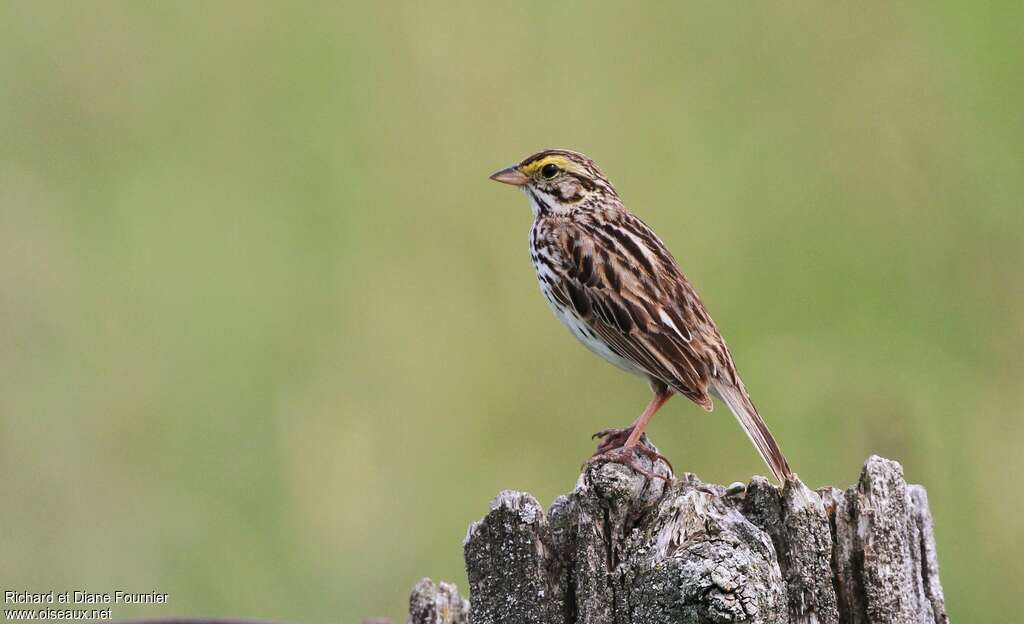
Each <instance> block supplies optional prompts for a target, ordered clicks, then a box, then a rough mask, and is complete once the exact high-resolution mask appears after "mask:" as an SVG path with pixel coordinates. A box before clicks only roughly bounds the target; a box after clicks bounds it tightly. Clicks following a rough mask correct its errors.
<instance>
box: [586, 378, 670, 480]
mask: <svg viewBox="0 0 1024 624" xmlns="http://www.w3.org/2000/svg"><path fill="white" fill-rule="evenodd" d="M670 398H672V392H671V391H669V390H663V391H661V392H657V393H655V395H654V398H652V399H651V402H650V403H648V404H647V408H646V409H644V412H643V414H640V417H639V418H637V419H636V421H635V422H633V424H632V425H630V426H629V427H626V428H625V429H606V430H604V431H599V432H597V433H595V434H594V437H595V438H604V441H603V442H602V443H601V445H600V446H598V447H597V452H596V453H594V456H593V457H592V458H591V461H595V460H596V461H599V462H600V461H613V462H616V463H622V464H625V465H627V466H630V467H631V468H633V469H634V470H636V471H637V472H640V473H641V474H644V475H646V476H647V477H649V478H662V479H664V477H661V476H660V475H655V474H652V473H650V472H648V471H647V470H645V469H643V468H641V467H640V466H638V465H637V464H636V463H635V461H634V454H635V453H642V454H644V455H647V456H648V457H650V458H651V459H652V460H656V459H660V460H662V461H664V462H665V463H666V464H668V467H669V469H670V470H671V469H672V464H671V463H670V462H669V461H668V459H666V458H665V457H664V456H662V455H661V454H660V453H658V452H657V451H655V450H654V449H651V448H649V447H647V446H644V445H641V444H640V436H642V435H643V433H644V429H645V428H646V427H647V425H648V423H650V422H651V418H652V417H653V416H654V414H655V413H656V412H657V411H658V410H659V409H661V406H662V405H664V404H665V403H667V402H668V400H669V399H670ZM627 436H628V437H627ZM623 438H626V441H625V442H623V441H622V439H623Z"/></svg>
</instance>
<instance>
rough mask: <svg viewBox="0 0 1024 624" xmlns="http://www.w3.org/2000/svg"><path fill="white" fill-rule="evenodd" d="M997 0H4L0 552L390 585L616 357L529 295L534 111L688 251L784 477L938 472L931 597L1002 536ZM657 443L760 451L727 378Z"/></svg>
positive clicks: (1006, 600)
mask: <svg viewBox="0 0 1024 624" xmlns="http://www.w3.org/2000/svg"><path fill="white" fill-rule="evenodd" d="M1021 24H1024V9H1022V7H1021V5H1020V4H1019V3H1015V2H1006V3H955V2H939V3H922V4H921V6H920V7H918V8H912V7H911V6H909V5H900V6H897V5H896V4H893V3H867V4H858V5H857V6H853V5H849V4H844V5H840V4H833V3H827V4H821V3H772V4H761V3H692V4H682V3H668V2H666V3H657V4H648V5H634V4H631V3H620V4H611V3H607V4H598V3H594V4H577V3H572V2H567V3H562V2H557V3H556V2H520V3H501V4H497V3H495V4H493V5H490V6H488V5H484V4H482V3H475V2H450V3H447V2H446V3H440V2H437V3H416V2H409V3H381V4H379V5H378V4H377V3H352V4H340V3H339V4H329V3H325V4H318V3H302V4H299V5H292V4H287V3H283V2H282V3H255V2H215V3H206V2H123V3H113V2H66V3H50V2H39V3H32V2H22V1H5V2H3V3H2V4H0V76H2V80H0V496H2V498H0V501H2V507H0V585H2V586H3V587H2V588H4V589H30V590H34V591H45V590H48V589H57V590H71V589H84V590H88V591H113V590H114V589H128V590H132V591H149V590H158V591H162V592H167V593H169V594H170V603H169V604H168V605H167V606H166V607H164V608H153V607H140V608H115V612H114V615H115V616H116V617H130V616H137V617H141V616H145V617H150V616H160V615H170V614H179V615H199V614H205V615H217V616H257V617H262V618H272V619H282V620H288V621H291V622H311V623H312V622H323V623H328V622H355V621H358V620H359V619H360V618H362V617H366V616H372V615H386V616H390V617H393V618H396V619H404V607H405V600H406V596H407V592H408V590H409V589H410V587H411V586H412V584H413V583H414V582H415V581H416V580H418V579H419V578H420V577H422V576H425V575H429V576H431V577H434V578H442V579H450V580H454V581H457V582H458V583H459V584H460V586H461V587H462V588H463V589H465V576H464V572H463V568H462V552H461V549H462V539H463V536H464V534H465V529H466V526H467V524H468V523H469V522H470V521H471V520H473V519H475V518H477V517H479V516H481V515H482V514H483V513H485V512H486V510H487V505H488V501H489V500H490V498H491V497H492V496H493V495H494V494H495V493H497V492H498V491H499V490H501V489H503V488H516V489H523V490H528V491H530V492H533V493H534V494H536V495H537V496H538V497H539V498H540V499H541V501H542V502H543V503H545V504H547V503H550V502H551V500H552V499H553V498H554V496H556V495H557V494H558V493H561V492H565V491H567V490H568V489H570V488H571V487H572V485H573V483H574V480H575V477H576V475H577V471H578V468H579V465H580V463H581V461H582V460H583V459H584V458H585V457H586V456H587V455H588V454H589V453H590V452H591V451H592V449H593V442H591V441H590V440H589V439H588V435H589V434H590V433H591V432H593V431H595V430H597V429H601V428H604V427H610V426H616V425H620V426H621V425H624V424H626V423H628V422H629V421H631V420H632V418H633V417H635V416H636V414H637V413H638V412H639V411H640V410H641V409H642V407H643V406H644V403H645V402H646V400H647V398H648V395H647V392H648V390H647V388H646V385H645V384H644V383H643V382H641V381H639V380H638V379H636V378H633V377H629V376H626V375H624V374H622V373H621V372H619V371H617V370H616V369H614V368H612V367H611V366H609V365H607V364H606V363H604V362H602V361H600V360H599V359H598V358H595V357H594V356H592V355H591V354H590V353H588V352H587V351H586V350H584V349H583V348H581V347H580V346H579V345H577V344H576V343H575V341H574V340H573V339H572V338H571V336H570V335H569V334H568V333H567V332H566V331H565V330H564V329H563V328H562V327H561V326H560V325H559V324H558V323H557V322H556V321H555V320H554V319H553V318H552V317H551V314H550V312H549V311H548V310H547V307H546V304H545V303H544V301H543V300H542V298H541V297H540V296H539V294H538V289H537V286H536V283H535V280H534V276H533V272H532V268H531V266H530V263H529V259H528V255H527V249H526V239H527V232H528V228H529V224H530V214H529V210H528V207H527V204H526V201H525V198H524V197H522V196H521V195H520V194H518V193H516V192H513V191H512V190H511V189H509V188H507V187H502V186H499V185H497V184H495V183H493V182H490V181H488V180H487V176H488V174H490V173H491V172H492V171H494V170H496V169H498V168H499V167H503V166H505V165H508V164H510V163H512V162H514V161H517V160H518V159H520V158H521V157H523V156H525V155H526V154H528V153H531V152H533V151H536V150H538V149H540V148H544V147H569V148H575V149H579V150H582V151H584V152H586V153H587V154H589V155H591V156H592V157H593V158H595V159H596V160H597V161H598V162H599V163H600V164H601V165H602V167H603V168H604V170H605V172H606V173H607V174H608V175H609V177H611V179H612V180H613V181H614V182H616V184H617V186H618V189H619V191H620V193H621V195H622V196H623V197H624V199H625V201H626V203H627V205H628V206H629V207H630V208H631V209H632V210H633V211H634V212H636V213H637V214H639V215H640V216H641V217H642V218H644V219H645V220H646V221H647V222H648V223H650V224H651V225H652V226H653V227H654V228H655V229H656V230H657V231H658V233H659V234H660V235H661V237H662V238H663V239H664V240H665V241H666V243H667V244H668V245H669V247H670V248H671V249H672V250H673V252H674V253H675V255H676V256H677V258H678V259H679V260H680V262H681V264H682V266H683V267H684V269H685V270H686V271H687V273H688V274H689V276H690V277H691V279H692V280H693V281H694V282H695V284H696V285H697V287H698V289H699V291H700V292H701V294H702V296H703V297H704V300H705V301H706V303H707V304H708V306H709V308H710V310H711V312H712V314H713V315H714V317H715V319H716V320H717V321H718V324H719V326H720V327H721V329H722V331H723V332H724V334H725V335H726V336H727V338H728V340H729V343H730V345H731V347H732V349H733V351H734V353H735V354H736V357H737V360H738V363H739V366H740V369H741V371H742V372H743V374H744V376H745V379H746V382H747V385H748V386H749V388H750V390H751V392H752V394H753V396H754V398H755V400H756V401H757V403H758V405H759V406H760V408H761V411H762V413H763V414H764V415H765V417H766V418H767V420H768V421H769V423H770V424H771V426H772V428H773V429H774V431H775V433H776V434H777V436H778V437H779V439H780V441H781V443H782V446H783V447H784V448H785V449H786V452H787V454H788V455H789V458H790V460H791V463H792V464H793V465H794V466H795V467H796V469H797V470H798V471H799V473H800V475H801V476H802V477H803V478H804V480H805V481H806V482H807V483H808V484H809V485H811V486H814V487H817V486H821V485H826V484H836V485H843V486H845V485H848V484H849V483H851V482H853V481H854V480H855V479H856V477H857V475H858V473H859V470H860V466H861V463H862V462H863V460H864V459H865V458H866V457H867V456H868V455H869V454H871V453H879V454H882V455H884V456H887V457H891V458H894V459H897V460H899V461H901V462H903V464H904V466H905V469H906V474H907V477H908V479H909V480H911V481H913V482H919V483H923V484H925V485H926V486H927V487H928V491H929V495H930V498H931V505H932V511H933V513H934V514H935V524H936V532H937V537H938V541H939V555H940V564H941V569H942V580H943V583H944V586H945V590H946V597H947V601H948V606H949V610H950V613H951V614H952V615H953V617H954V619H955V620H957V621H976V622H982V621H1002V620H1003V619H1004V618H1005V616H1006V614H1007V613H1008V612H1010V610H1011V609H1015V608H1016V606H1015V605H1016V602H1015V601H1016V597H1015V596H1014V590H1013V587H1014V586H1017V585H1018V582H1019V579H1020V578H1021V577H1022V575H1024V563H1022V559H1024V542H1022V540H1021V539H1020V536H1021V534H1022V533H1024V524H1022V523H1024V513H1022V512H1024V509H1022V503H1021V497H1020V482H1019V476H1020V473H1021V471H1022V469H1024V425H1022V419H1021V404H1022V401H1024V383H1022V379H1024V355H1022V354H1024V321H1022V309H1024V281H1022V278H1021V267H1022V265H1024V219H1022V205H1021V204H1022V201H1021V198H1022V196H1024V148H1022V146H1024V115H1022V113H1021V111H1022V110H1024V81H1022V80H1021V79H1020V68H1021V54H1022V44H1021V41H1022V40H1024V28H1022V26H1021ZM651 432H652V435H653V438H654V440H655V441H656V442H657V443H658V444H659V446H661V447H662V449H663V450H664V451H665V452H666V453H667V454H668V455H669V456H670V457H672V458H673V460H674V461H675V464H676V467H677V468H680V469H686V470H691V471H694V472H696V473H698V474H699V475H700V476H701V477H702V478H704V479H707V480H712V481H717V482H725V483H728V482H731V481H735V480H741V479H746V478H748V477H749V476H750V475H752V474H754V473H763V472H765V468H764V466H762V465H761V463H760V460H759V459H758V457H757V455H756V454H755V452H754V451H753V449H752V448H751V447H750V444H749V442H748V441H747V440H746V438H745V437H744V436H743V435H742V433H741V432H740V430H739V429H738V427H737V425H736V424H735V422H734V421H733V419H732V418H731V417H730V416H728V414H727V413H723V411H722V410H716V412H715V413H714V414H711V415H708V414H705V413H704V412H702V411H701V410H699V409H698V408H696V407H695V406H692V405H690V404H688V403H687V402H685V401H682V400H676V401H673V402H672V403H670V404H669V406H668V407H667V408H666V409H665V410H664V411H663V412H662V413H661V414H660V415H659V417H658V418H657V419H655V421H654V423H653V425H652V427H651Z"/></svg>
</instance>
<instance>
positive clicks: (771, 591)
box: [409, 456, 949, 624]
mask: <svg viewBox="0 0 1024 624" xmlns="http://www.w3.org/2000/svg"><path fill="white" fill-rule="evenodd" d="M648 465H649V467H650V470H651V471H653V472H654V473H655V474H661V475H664V476H667V477H671V472H670V469H669V467H668V466H667V465H665V464H664V463H663V462H660V461H658V462H654V463H653V464H648ZM464 546H465V558H466V569H467V572H468V576H469V585H470V587H469V589H470V603H471V604H470V603H467V602H466V601H465V600H463V599H462V598H461V597H460V596H459V595H458V592H457V591H456V589H455V588H454V587H453V586H451V585H449V584H446V583H441V584H439V585H435V584H434V583H432V582H430V581H429V580H427V579H424V581H422V582H420V584H418V585H417V586H416V588H415V590H414V591H413V594H412V598H411V600H410V608H411V612H410V618H409V622H410V624H428V623H429V624H512V623H516V624H573V623H578V624H663V623H664V624H667V623H670V622H671V623H712V622H714V623H720V622H749V623H752V624H753V623H766V624H767V623H771V624H812V623H820V624H838V623H842V624H869V623H870V624H875V623H878V624H881V623H893V624H925V623H927V624H933V623H946V622H948V621H949V618H948V617H947V615H946V610H945V605H944V602H943V596H942V586H941V584H940V582H939V572H938V563H937V558H936V553H935V540H934V536H933V534H932V520H931V515H930V512H929V510H928V497H927V494H926V493H925V490H924V488H922V487H921V486H918V485H909V486H908V485H907V483H906V481H904V479H903V469H902V467H901V466H900V465H899V464H898V463H896V462H894V461H890V460H887V459H883V458H881V457H877V456H872V457H870V458H868V460H867V461H866V462H865V464H864V468H863V470H862V471H861V475H860V479H859V481H858V482H857V484H856V485H854V486H851V487H850V488H849V489H847V490H845V491H843V490H839V489H836V488H822V489H820V490H818V491H817V492H814V491H811V490H809V489H808V488H806V487H805V486H804V485H803V484H802V483H799V482H797V483H791V484H789V485H788V486H787V487H786V488H785V489H784V490H781V491H780V490H779V489H778V488H776V487H775V486H773V485H771V484H770V483H769V482H768V481H767V480H766V479H764V478H761V477H756V478H755V479H754V480H753V481H751V483H750V484H749V485H747V486H746V487H743V486H740V485H738V484H737V486H733V487H730V488H729V489H726V488H724V487H722V486H719V485H710V484H705V483H702V482H701V481H699V480H698V479H697V478H696V477H694V476H693V475H691V474H686V475H685V476H684V477H683V478H682V479H679V480H672V481H669V482H666V481H663V480H661V479H648V478H646V477H645V476H643V475H641V474H639V473H637V472H635V471H633V470H632V469H630V468H627V467H625V466H622V465H619V464H604V465H601V466H596V467H588V468H587V469H586V470H585V471H584V473H583V474H581V475H580V478H579V480H578V482H577V484H576V488H575V489H574V490H573V491H572V492H571V493H569V494H568V495H567V496H560V497H559V498H558V499H557V500H555V502H554V503H553V504H552V505H551V508H550V509H549V510H547V512H545V511H544V509H543V508H542V507H541V506H540V504H538V502H537V500H536V499H535V498H534V497H532V496H530V495H529V494H525V493H522V492H511V491H506V492H502V493H500V494H499V495H498V496H497V497H496V498H495V499H494V500H493V501H492V502H491V511H490V512H489V513H488V514H487V515H486V516H484V518H483V519H481V520H480V521H478V522H475V523H473V524H472V525H471V526H470V528H469V532H468V534H467V536H466V540H465V544H464Z"/></svg>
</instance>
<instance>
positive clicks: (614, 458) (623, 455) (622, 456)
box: [587, 443, 675, 483]
mask: <svg viewBox="0 0 1024 624" xmlns="http://www.w3.org/2000/svg"><path fill="white" fill-rule="evenodd" d="M602 446H603V445H602ZM640 455H644V456H646V457H648V458H649V459H650V460H651V467H652V468H653V467H654V465H655V462H656V461H658V460H661V461H663V462H665V464H666V465H667V466H668V469H669V471H670V472H669V474H668V476H666V475H663V474H657V473H655V472H652V471H651V470H648V469H647V468H646V467H644V466H641V465H640V464H639V463H638V462H637V459H639V456H640ZM608 463H615V464H622V465H623V466H628V467H629V468H632V469H633V470H635V471H636V472H639V473H640V474H642V475H644V476H645V477H647V478H648V479H661V480H663V481H665V482H666V483H668V482H669V481H670V480H671V479H672V473H673V472H675V470H674V469H673V468H672V463H671V462H669V461H668V459H666V458H665V456H664V455H662V454H661V453H659V452H658V451H655V450H654V449H652V448H651V447H649V446H647V445H646V444H643V443H640V444H637V445H635V446H631V447H626V446H618V447H614V448H611V449H609V450H607V451H604V452H601V451H600V448H599V449H598V452H597V453H594V455H593V456H591V458H590V459H589V460H587V465H592V466H600V465H602V464H608Z"/></svg>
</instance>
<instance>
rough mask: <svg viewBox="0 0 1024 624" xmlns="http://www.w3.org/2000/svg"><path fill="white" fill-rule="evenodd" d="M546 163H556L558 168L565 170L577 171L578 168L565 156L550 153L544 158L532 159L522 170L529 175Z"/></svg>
mask: <svg viewBox="0 0 1024 624" xmlns="http://www.w3.org/2000/svg"><path fill="white" fill-rule="evenodd" d="M548 164H554V165H558V167H559V168H560V169H565V170H567V171H577V170H578V168H577V167H576V163H574V162H573V161H571V160H569V159H568V158H566V157H565V156H557V155H552V156H545V157H544V158H540V159H538V160H535V161H533V162H531V163H528V164H527V165H526V166H525V167H523V170H522V171H523V173H525V174H526V175H531V176H532V175H533V174H535V173H536V172H538V171H540V170H541V168H543V167H544V165H548Z"/></svg>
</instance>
